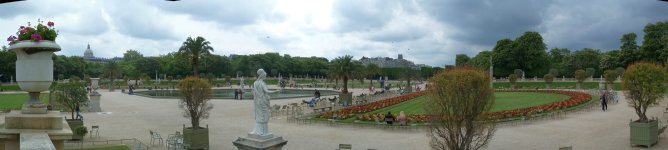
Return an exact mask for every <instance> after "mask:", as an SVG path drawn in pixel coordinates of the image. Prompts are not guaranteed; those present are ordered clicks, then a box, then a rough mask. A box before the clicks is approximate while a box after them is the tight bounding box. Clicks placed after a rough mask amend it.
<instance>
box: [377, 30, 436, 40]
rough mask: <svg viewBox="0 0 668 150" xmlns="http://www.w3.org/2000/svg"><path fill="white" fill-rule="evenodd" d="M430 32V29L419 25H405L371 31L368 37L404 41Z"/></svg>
mask: <svg viewBox="0 0 668 150" xmlns="http://www.w3.org/2000/svg"><path fill="white" fill-rule="evenodd" d="M427 34H428V31H426V30H425V29H422V28H419V27H404V28H402V29H397V30H389V31H378V32H375V33H371V35H370V36H368V38H369V39H370V40H373V41H380V42H403V41H412V40H417V39H420V38H422V37H424V36H426V35H427Z"/></svg>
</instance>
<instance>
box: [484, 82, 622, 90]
mask: <svg viewBox="0 0 668 150" xmlns="http://www.w3.org/2000/svg"><path fill="white" fill-rule="evenodd" d="M516 84H517V86H519V88H528V89H533V88H536V87H538V88H545V87H546V86H545V82H517V83H516ZM576 84H577V82H552V83H551V84H550V87H551V88H568V89H575V87H576ZM510 85H511V84H510V82H495V83H494V88H495V89H500V88H510V87H511V86H510ZM612 87H613V88H614V89H615V90H621V89H622V84H621V83H614V84H613V85H612ZM582 88H585V89H598V82H583V83H582Z"/></svg>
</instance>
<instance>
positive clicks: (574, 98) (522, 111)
mask: <svg viewBox="0 0 668 150" xmlns="http://www.w3.org/2000/svg"><path fill="white" fill-rule="evenodd" d="M497 92H540V93H557V94H564V95H568V96H569V97H570V98H568V99H566V100H562V101H557V102H553V103H549V104H543V105H538V106H532V107H526V108H518V109H513V110H504V111H497V112H491V113H488V114H487V115H488V116H489V117H491V118H496V119H498V118H509V117H519V116H526V115H531V114H536V113H541V112H547V111H553V110H559V109H564V108H568V107H573V106H577V105H580V104H583V103H585V102H588V101H590V100H591V95H589V94H587V93H582V92H577V91H562V90H538V91H536V90H515V91H503V90H501V91H497Z"/></svg>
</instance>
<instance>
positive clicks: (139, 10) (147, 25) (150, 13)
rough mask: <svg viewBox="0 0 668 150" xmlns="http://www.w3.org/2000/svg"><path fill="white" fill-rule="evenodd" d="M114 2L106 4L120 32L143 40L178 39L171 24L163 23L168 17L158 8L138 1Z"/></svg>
mask: <svg viewBox="0 0 668 150" xmlns="http://www.w3.org/2000/svg"><path fill="white" fill-rule="evenodd" d="M114 2H115V1H114ZM114 2H109V3H111V4H106V5H107V6H108V7H107V8H108V9H106V10H107V11H108V13H109V14H110V16H111V17H112V18H111V19H112V23H113V24H114V26H115V27H116V29H117V30H118V32H120V33H122V34H126V35H130V36H132V37H136V38H142V39H153V40H175V39H176V37H175V35H174V34H173V32H172V29H171V28H170V24H169V23H167V22H163V21H164V20H163V19H167V17H168V15H164V14H162V12H160V11H159V10H158V9H157V8H155V7H152V6H149V5H146V4H144V3H141V2H138V1H131V2H118V3H116V4H114ZM103 5H105V4H103Z"/></svg>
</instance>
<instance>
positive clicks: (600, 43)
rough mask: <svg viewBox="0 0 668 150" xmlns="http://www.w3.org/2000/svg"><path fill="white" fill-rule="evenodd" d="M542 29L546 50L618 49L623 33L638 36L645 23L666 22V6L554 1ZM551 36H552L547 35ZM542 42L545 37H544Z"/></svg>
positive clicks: (620, 0)
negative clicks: (546, 41) (551, 48)
mask: <svg viewBox="0 0 668 150" xmlns="http://www.w3.org/2000/svg"><path fill="white" fill-rule="evenodd" d="M547 13H548V15H546V17H545V18H544V19H545V21H544V24H543V25H542V27H541V28H542V29H541V30H543V32H544V33H546V34H543V35H544V36H545V35H547V38H546V40H549V41H551V42H550V43H548V44H549V45H548V46H549V47H566V48H569V49H571V50H579V49H582V48H594V49H601V50H603V51H607V50H611V49H618V48H619V45H620V42H619V39H620V38H621V36H622V35H623V34H625V33H629V32H634V33H636V34H638V42H639V43H640V42H641V41H642V36H643V35H644V33H643V28H644V26H645V25H646V24H648V23H653V22H657V21H666V20H668V16H666V15H665V14H668V3H666V4H663V5H662V2H658V1H626V0H617V1H610V0H597V1H567V0H564V1H558V2H556V3H554V4H553V5H552V6H550V8H549V9H548V12H547ZM551 34H554V36H553V35H551ZM544 38H545V37H544Z"/></svg>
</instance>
